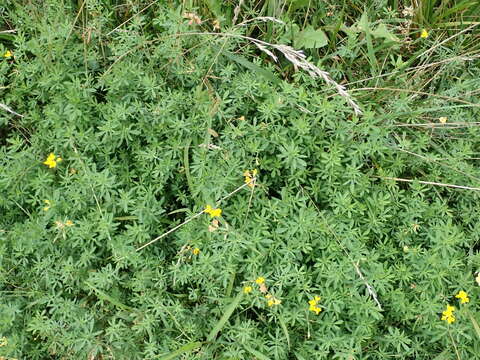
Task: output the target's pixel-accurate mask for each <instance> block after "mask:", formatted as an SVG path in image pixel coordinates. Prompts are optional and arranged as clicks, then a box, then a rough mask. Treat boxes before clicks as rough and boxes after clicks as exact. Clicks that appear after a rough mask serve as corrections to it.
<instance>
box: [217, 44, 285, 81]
mask: <svg viewBox="0 0 480 360" xmlns="http://www.w3.org/2000/svg"><path fill="white" fill-rule="evenodd" d="M222 54H223V55H225V56H226V57H227V58H229V59H230V60H233V61H235V62H236V63H238V64H240V65H242V66H244V67H246V68H247V69H249V70H252V71H254V72H256V73H257V74H258V75H260V76H263V77H264V78H265V79H266V80H268V81H270V82H272V83H274V84H278V83H280V82H281V80H280V79H279V78H278V77H276V76H275V74H274V73H272V72H271V71H270V70H268V69H265V68H262V67H260V66H258V65H256V64H254V63H252V62H251V61H249V60H247V59H246V58H245V57H243V56H240V55H236V54H232V53H231V52H229V51H226V50H222Z"/></svg>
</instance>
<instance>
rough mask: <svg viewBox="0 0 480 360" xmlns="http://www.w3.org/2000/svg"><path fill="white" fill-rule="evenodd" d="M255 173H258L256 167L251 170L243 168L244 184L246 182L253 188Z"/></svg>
mask: <svg viewBox="0 0 480 360" xmlns="http://www.w3.org/2000/svg"><path fill="white" fill-rule="evenodd" d="M257 174H258V170H257V169H253V170H251V171H250V170H245V171H244V172H243V176H245V184H247V185H248V186H249V187H250V188H253V187H254V186H255V181H256V177H257Z"/></svg>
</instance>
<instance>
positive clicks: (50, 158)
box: [43, 153, 63, 169]
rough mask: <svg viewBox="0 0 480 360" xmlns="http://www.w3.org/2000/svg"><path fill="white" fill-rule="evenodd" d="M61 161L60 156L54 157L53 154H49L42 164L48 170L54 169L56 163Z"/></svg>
mask: <svg viewBox="0 0 480 360" xmlns="http://www.w3.org/2000/svg"><path fill="white" fill-rule="evenodd" d="M62 160H63V159H62V158H61V157H60V156H56V155H55V154H54V153H50V155H48V157H47V160H45V161H44V162H43V163H44V164H45V165H47V166H48V167H49V168H50V169H52V168H54V167H56V166H57V163H59V162H60V161H62Z"/></svg>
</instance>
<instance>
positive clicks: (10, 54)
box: [3, 50, 13, 59]
mask: <svg viewBox="0 0 480 360" xmlns="http://www.w3.org/2000/svg"><path fill="white" fill-rule="evenodd" d="M12 56H13V54H12V52H11V51H10V50H7V51H5V54H3V57H4V58H5V59H9V58H11V57H12Z"/></svg>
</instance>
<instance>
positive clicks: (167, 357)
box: [159, 341, 203, 360]
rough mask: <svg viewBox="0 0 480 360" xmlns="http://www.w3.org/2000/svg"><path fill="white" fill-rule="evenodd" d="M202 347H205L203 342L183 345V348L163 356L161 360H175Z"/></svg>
mask: <svg viewBox="0 0 480 360" xmlns="http://www.w3.org/2000/svg"><path fill="white" fill-rule="evenodd" d="M202 345H203V342H201V341H194V342H190V343H188V344H185V345H183V346H182V347H181V348H179V349H177V350H175V351H172V352H171V353H170V354H168V355H164V356H161V357H160V358H159V359H160V360H172V359H175V358H176V357H177V356H180V355H182V354H185V353H187V352H189V351H192V350H194V349H197V348H199V347H200V346H202Z"/></svg>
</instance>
